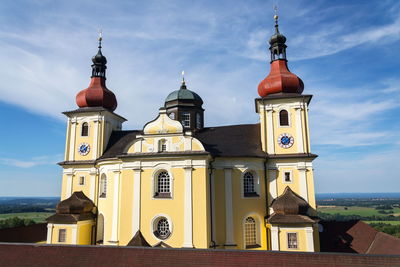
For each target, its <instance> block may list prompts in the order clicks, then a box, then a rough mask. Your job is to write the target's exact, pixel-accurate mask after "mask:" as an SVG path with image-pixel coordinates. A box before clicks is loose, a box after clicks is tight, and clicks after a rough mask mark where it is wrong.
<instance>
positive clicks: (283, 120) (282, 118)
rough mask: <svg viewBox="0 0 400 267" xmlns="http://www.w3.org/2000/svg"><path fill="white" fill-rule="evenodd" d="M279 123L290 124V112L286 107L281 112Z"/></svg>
mask: <svg viewBox="0 0 400 267" xmlns="http://www.w3.org/2000/svg"><path fill="white" fill-rule="evenodd" d="M279 124H280V126H289V114H288V112H287V111H286V110H284V109H282V110H281V111H280V112H279Z"/></svg>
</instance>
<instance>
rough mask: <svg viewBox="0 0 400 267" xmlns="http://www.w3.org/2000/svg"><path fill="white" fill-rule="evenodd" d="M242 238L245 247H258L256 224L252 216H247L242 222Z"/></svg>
mask: <svg viewBox="0 0 400 267" xmlns="http://www.w3.org/2000/svg"><path fill="white" fill-rule="evenodd" d="M244 240H245V246H246V248H256V247H260V246H259V244H257V224H256V220H255V219H254V218H253V217H247V218H246V220H245V222H244Z"/></svg>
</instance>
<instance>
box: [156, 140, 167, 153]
mask: <svg viewBox="0 0 400 267" xmlns="http://www.w3.org/2000/svg"><path fill="white" fill-rule="evenodd" d="M165 151H167V140H165V139H161V140H160V141H158V152H165Z"/></svg>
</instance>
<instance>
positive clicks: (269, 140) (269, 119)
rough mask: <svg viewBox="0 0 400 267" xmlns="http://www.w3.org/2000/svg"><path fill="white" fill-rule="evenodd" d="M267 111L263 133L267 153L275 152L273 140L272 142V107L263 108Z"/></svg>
mask: <svg viewBox="0 0 400 267" xmlns="http://www.w3.org/2000/svg"><path fill="white" fill-rule="evenodd" d="M264 112H267V121H266V123H267V132H266V133H264V135H265V136H266V138H265V140H266V141H267V153H268V154H275V142H274V139H275V138H274V121H273V112H274V111H273V109H272V108H265V111H264Z"/></svg>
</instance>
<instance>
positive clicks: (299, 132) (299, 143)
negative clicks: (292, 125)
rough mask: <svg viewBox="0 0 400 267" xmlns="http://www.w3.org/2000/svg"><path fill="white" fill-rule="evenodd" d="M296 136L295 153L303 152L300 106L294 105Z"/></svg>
mask: <svg viewBox="0 0 400 267" xmlns="http://www.w3.org/2000/svg"><path fill="white" fill-rule="evenodd" d="M295 109H296V136H297V142H296V143H297V153H304V140H303V124H302V121H301V110H302V107H301V106H299V107H296V108H295Z"/></svg>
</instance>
